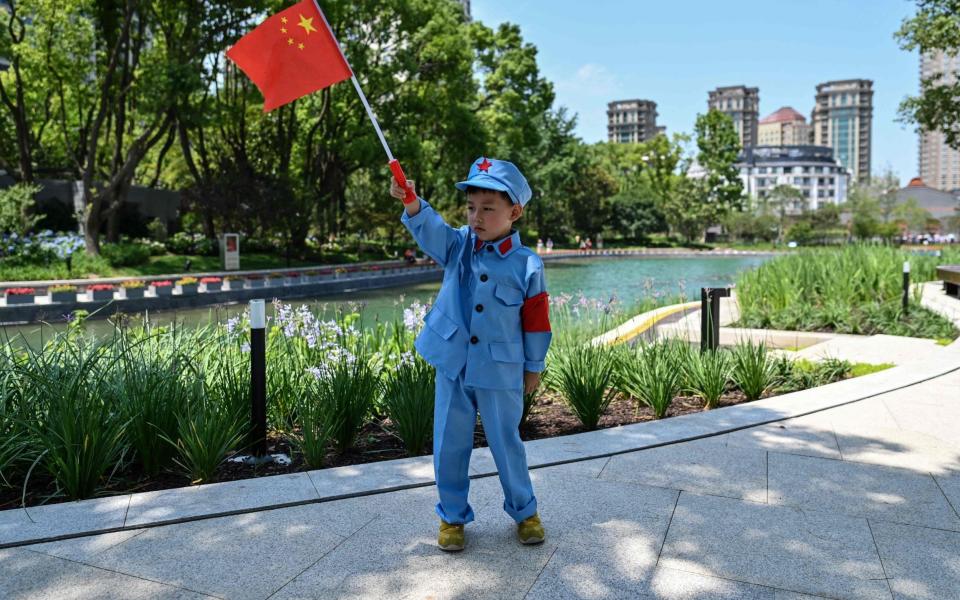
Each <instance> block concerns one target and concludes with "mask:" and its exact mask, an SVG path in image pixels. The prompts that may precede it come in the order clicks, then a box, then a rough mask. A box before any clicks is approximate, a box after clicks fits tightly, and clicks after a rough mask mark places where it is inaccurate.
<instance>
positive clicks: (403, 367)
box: [383, 352, 435, 456]
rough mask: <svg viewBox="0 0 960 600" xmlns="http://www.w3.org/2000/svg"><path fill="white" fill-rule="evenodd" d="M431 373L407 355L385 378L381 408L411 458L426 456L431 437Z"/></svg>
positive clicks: (410, 354) (432, 382)
mask: <svg viewBox="0 0 960 600" xmlns="http://www.w3.org/2000/svg"><path fill="white" fill-rule="evenodd" d="M434 373H435V371H434V369H433V367H431V366H430V365H429V364H427V362H426V361H425V360H423V359H422V358H420V357H419V356H414V355H413V354H412V353H410V352H406V353H405V354H404V355H403V356H401V358H400V362H399V363H398V364H397V366H396V367H395V368H394V369H393V371H391V372H388V373H387V375H386V381H385V382H384V386H383V407H384V411H385V412H386V414H387V416H388V417H389V418H390V422H391V423H392V425H393V429H394V430H395V431H396V433H397V435H399V436H400V439H401V440H403V445H404V448H406V450H407V453H408V454H410V455H411V456H419V455H421V454H424V453H425V452H426V448H427V443H428V442H429V441H430V438H431V436H432V434H433V400H434V394H433V385H434Z"/></svg>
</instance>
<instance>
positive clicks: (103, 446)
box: [17, 340, 127, 500]
mask: <svg viewBox="0 0 960 600" xmlns="http://www.w3.org/2000/svg"><path fill="white" fill-rule="evenodd" d="M61 342H64V340H61ZM103 352H104V347H103V346H101V345H96V344H93V343H81V344H70V343H59V344H57V345H56V346H53V347H51V348H50V349H49V351H48V352H46V353H45V354H30V355H28V356H29V357H28V359H27V360H26V361H24V362H23V363H22V364H20V365H18V367H17V368H18V371H19V379H20V385H22V386H23V387H22V390H21V392H20V393H21V395H22V397H23V398H29V399H30V404H29V406H24V407H23V412H22V413H21V419H22V421H21V425H22V426H23V427H24V428H25V429H26V430H27V431H29V433H30V435H31V436H32V437H33V439H34V443H35V444H36V445H37V449H38V451H39V452H40V453H41V454H40V457H39V458H38V460H42V466H43V468H44V469H45V470H46V471H47V472H48V473H49V474H50V476H52V477H53V479H54V480H55V481H56V483H57V485H58V487H59V488H60V489H61V490H62V491H63V493H64V494H65V495H66V496H67V497H68V498H70V499H72V500H80V499H84V498H90V497H92V496H94V495H95V493H96V492H97V490H98V489H100V487H101V486H103V485H105V484H106V482H107V481H108V480H109V478H110V476H111V474H112V472H113V470H114V469H115V468H116V467H117V465H118V463H119V462H121V461H122V459H123V455H124V453H125V449H126V444H125V441H124V432H125V429H126V426H127V422H126V421H125V420H124V418H123V415H122V414H121V413H120V412H119V411H117V410H114V409H113V407H111V406H109V405H108V404H107V402H106V399H107V398H108V395H107V393H106V392H107V386H106V385H105V379H104V373H103V371H102V370H101V368H100V367H101V362H100V361H101V358H102V355H103Z"/></svg>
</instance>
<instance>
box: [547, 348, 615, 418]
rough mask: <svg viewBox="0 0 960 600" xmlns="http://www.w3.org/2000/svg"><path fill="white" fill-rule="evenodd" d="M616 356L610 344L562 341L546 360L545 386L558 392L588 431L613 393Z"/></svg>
mask: <svg viewBox="0 0 960 600" xmlns="http://www.w3.org/2000/svg"><path fill="white" fill-rule="evenodd" d="M551 350H553V348H551ZM615 355H616V354H615V352H614V350H613V349H612V348H611V347H609V346H604V347H597V346H592V345H589V344H570V345H565V344H561V345H560V346H558V347H557V348H556V350H555V351H554V352H553V354H552V356H551V358H550V359H548V360H549V361H550V370H549V372H548V374H547V376H548V382H547V383H548V385H549V386H550V387H551V388H553V389H555V390H557V391H558V392H560V394H561V395H562V396H563V399H564V400H565V401H566V403H567V405H568V406H569V407H570V410H572V411H573V413H574V414H575V415H576V416H577V418H578V419H579V420H580V422H581V423H582V424H583V426H584V427H586V428H587V429H588V430H594V429H596V428H597V424H598V423H599V422H600V417H601V416H603V413H604V411H606V410H607V407H608V406H609V405H610V402H611V401H612V400H613V397H614V396H615V395H616V390H615V389H613V380H614V368H615V362H616V361H615Z"/></svg>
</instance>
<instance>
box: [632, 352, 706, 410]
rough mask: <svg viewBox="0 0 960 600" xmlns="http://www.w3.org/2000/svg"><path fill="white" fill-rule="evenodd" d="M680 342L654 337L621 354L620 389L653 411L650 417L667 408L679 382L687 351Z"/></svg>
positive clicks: (677, 390)
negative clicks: (656, 339)
mask: <svg viewBox="0 0 960 600" xmlns="http://www.w3.org/2000/svg"><path fill="white" fill-rule="evenodd" d="M681 344H683V342H676V341H658V342H654V343H652V344H640V345H637V346H636V347H635V348H634V349H633V351H632V352H630V353H626V354H624V356H623V358H622V359H621V361H620V363H619V368H618V370H617V383H618V386H619V387H620V389H622V390H623V391H624V392H626V393H628V394H630V395H631V396H632V397H633V398H635V399H636V401H637V408H639V405H641V404H642V405H644V406H647V407H649V408H650V410H652V411H653V418H655V419H662V418H663V417H664V416H666V414H667V410H669V409H670V405H671V404H672V403H673V398H674V396H676V395H677V393H678V392H679V391H680V388H681V386H682V385H683V380H682V378H683V369H684V366H685V364H686V359H687V357H688V356H689V354H688V352H687V351H686V350H685V349H684V348H682V347H681Z"/></svg>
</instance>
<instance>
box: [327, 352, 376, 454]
mask: <svg viewBox="0 0 960 600" xmlns="http://www.w3.org/2000/svg"><path fill="white" fill-rule="evenodd" d="M364 358H365V357H361V358H357V357H351V355H349V354H344V355H342V356H341V357H340V358H337V359H335V360H334V361H333V362H332V363H331V364H328V366H327V367H326V369H324V370H323V371H322V374H321V375H320V376H319V377H318V379H317V386H316V401H317V402H321V403H327V404H329V405H330V406H331V407H332V409H331V411H332V417H333V422H334V429H333V441H334V443H335V444H336V446H337V449H338V450H339V451H340V452H345V451H347V450H348V449H349V448H350V447H351V446H353V444H354V442H355V441H356V438H357V434H358V433H359V432H360V428H361V427H363V424H364V423H365V422H366V421H367V418H368V417H369V415H370V411H371V410H372V409H373V407H374V405H375V404H376V403H377V401H378V394H379V392H380V380H379V377H378V373H377V372H376V371H375V370H374V368H373V367H371V366H370V365H369V364H368V363H367V362H366V360H364Z"/></svg>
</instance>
